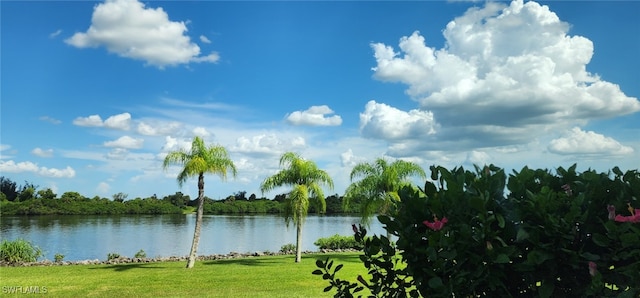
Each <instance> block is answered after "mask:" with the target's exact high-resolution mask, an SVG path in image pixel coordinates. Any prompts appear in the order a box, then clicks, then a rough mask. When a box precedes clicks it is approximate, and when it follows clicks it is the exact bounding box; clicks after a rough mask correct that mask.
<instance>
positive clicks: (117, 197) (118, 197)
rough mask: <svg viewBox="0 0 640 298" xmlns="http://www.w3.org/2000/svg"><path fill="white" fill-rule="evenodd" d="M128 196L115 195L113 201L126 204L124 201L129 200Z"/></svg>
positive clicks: (124, 194) (123, 194)
mask: <svg viewBox="0 0 640 298" xmlns="http://www.w3.org/2000/svg"><path fill="white" fill-rule="evenodd" d="M128 196H129V195H128V194H126V193H121V192H119V193H117V194H114V195H113V201H114V202H120V203H122V202H124V200H126V199H127V197H128Z"/></svg>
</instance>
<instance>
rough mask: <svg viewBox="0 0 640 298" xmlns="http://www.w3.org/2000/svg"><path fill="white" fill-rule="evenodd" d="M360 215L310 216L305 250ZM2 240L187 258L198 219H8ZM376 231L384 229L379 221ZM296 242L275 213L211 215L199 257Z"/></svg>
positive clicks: (73, 252) (49, 252)
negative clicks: (25, 240)
mask: <svg viewBox="0 0 640 298" xmlns="http://www.w3.org/2000/svg"><path fill="white" fill-rule="evenodd" d="M358 220H359V218H358V217H345V216H308V217H307V220H306V222H305V225H304V231H303V240H302V243H303V244H302V249H303V250H317V247H316V246H315V245H313V242H315V241H316V240H317V239H318V238H320V237H328V236H331V235H335V234H340V235H351V234H352V233H353V232H352V231H351V224H353V223H357V222H358ZM0 222H1V225H0V237H1V238H2V239H9V240H13V239H16V238H24V239H27V240H29V241H32V242H33V243H34V244H36V245H38V246H39V247H40V248H42V249H43V250H44V252H45V258H47V259H49V260H52V259H53V256H54V255H55V254H56V253H61V254H63V255H65V260H84V259H100V260H104V259H106V256H107V254H108V253H119V254H121V255H123V256H128V257H132V256H133V255H135V253H136V252H137V251H138V250H140V249H143V250H144V251H145V252H146V253H147V256H148V257H157V256H181V255H186V254H187V253H188V250H189V248H190V245H191V239H192V237H193V229H194V227H195V215H193V214H190V215H138V216H128V215H122V216H98V215H94V216H70V215H67V216H2V218H0ZM370 230H371V231H372V232H373V233H376V234H382V233H383V232H384V230H383V229H382V227H381V225H380V224H379V223H378V222H377V221H375V220H374V223H372V226H371V228H370ZM287 243H295V227H294V226H293V224H291V225H290V226H289V227H288V228H287V227H286V226H285V223H284V220H283V218H282V217H279V216H274V215H254V216H224V215H205V216H204V223H203V227H202V234H201V239H200V246H199V249H198V252H199V254H224V253H229V252H232V251H234V252H255V251H278V250H279V249H280V247H281V246H282V245H284V244H287Z"/></svg>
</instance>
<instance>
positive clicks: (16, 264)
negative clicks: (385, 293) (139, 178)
mask: <svg viewBox="0 0 640 298" xmlns="http://www.w3.org/2000/svg"><path fill="white" fill-rule="evenodd" d="M359 251H361V250H357V249H321V250H319V251H309V250H307V251H303V252H302V254H303V255H309V254H328V253H346V252H359ZM282 255H295V251H288V252H261V251H257V252H252V253H238V252H230V253H228V254H213V255H203V256H197V257H196V261H215V260H231V259H241V258H252V257H266V256H282ZM187 259H188V256H170V257H156V258H129V257H119V258H115V259H111V260H98V259H94V260H78V261H60V262H54V261H51V260H42V261H36V262H6V261H0V267H34V266H78V265H117V264H135V263H159V262H180V261H185V262H186V261H187Z"/></svg>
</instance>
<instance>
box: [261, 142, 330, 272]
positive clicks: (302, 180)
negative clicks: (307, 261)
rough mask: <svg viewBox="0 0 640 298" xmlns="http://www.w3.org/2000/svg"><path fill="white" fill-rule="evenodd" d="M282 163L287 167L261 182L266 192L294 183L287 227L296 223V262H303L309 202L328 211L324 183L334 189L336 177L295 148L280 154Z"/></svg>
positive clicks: (287, 208) (287, 203) (286, 210)
mask: <svg viewBox="0 0 640 298" xmlns="http://www.w3.org/2000/svg"><path fill="white" fill-rule="evenodd" d="M280 167H282V168H283V169H282V170H280V171H279V172H277V173H276V174H274V175H273V176H270V177H268V178H266V179H265V180H264V181H263V182H262V184H260V190H261V191H262V192H263V193H264V192H267V191H270V190H273V189H274V188H276V187H280V186H291V187H292V189H291V192H289V194H288V195H287V197H286V199H285V201H284V203H285V208H284V219H285V223H286V225H287V227H288V226H289V223H290V222H291V221H293V223H294V224H295V225H296V262H300V259H301V251H302V225H303V224H304V221H305V219H306V216H307V213H308V211H309V204H314V205H315V206H316V210H318V211H319V212H320V213H324V212H325V210H326V202H325V199H324V193H323V191H322V188H321V184H324V185H326V186H328V187H329V188H331V189H333V180H331V177H329V174H327V172H325V171H323V170H320V169H318V166H317V165H316V164H315V163H314V162H313V161H310V160H305V159H303V158H301V157H300V156H299V155H298V154H296V153H293V152H286V153H284V154H283V155H282V157H280Z"/></svg>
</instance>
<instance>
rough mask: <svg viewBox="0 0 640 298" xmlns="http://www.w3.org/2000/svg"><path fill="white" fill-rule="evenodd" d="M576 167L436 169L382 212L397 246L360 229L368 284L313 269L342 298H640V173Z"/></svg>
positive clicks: (324, 266) (328, 265) (323, 266)
mask: <svg viewBox="0 0 640 298" xmlns="http://www.w3.org/2000/svg"><path fill="white" fill-rule="evenodd" d="M575 168H576V166H575V165H573V166H571V167H570V168H568V169H564V168H562V167H560V168H558V169H557V170H556V174H554V173H550V172H549V171H548V170H532V169H529V168H527V167H525V168H523V169H522V170H521V171H520V172H516V171H514V172H513V174H511V175H509V178H508V179H507V175H506V174H505V172H504V171H503V170H502V169H500V168H497V167H495V166H493V165H491V166H487V167H484V168H478V167H476V171H475V172H472V171H465V170H464V169H463V168H454V169H453V170H451V171H449V170H447V169H444V168H442V167H435V166H433V167H431V171H432V174H431V181H427V182H426V184H425V186H424V189H420V190H418V189H416V188H415V187H405V188H403V189H401V190H400V192H399V193H398V195H399V197H400V198H401V200H400V201H398V203H397V205H396V206H394V208H392V210H391V211H392V212H391V213H390V214H391V215H390V216H387V215H385V216H379V217H378V220H380V222H381V223H382V224H383V226H384V227H385V229H386V230H387V231H388V232H390V233H391V234H392V235H396V236H397V239H398V240H397V241H396V242H395V245H394V243H391V242H390V241H389V240H388V239H386V237H378V236H375V235H374V236H373V237H371V238H370V239H365V238H364V235H365V234H366V231H364V229H362V228H360V229H358V228H356V227H354V232H355V233H356V237H355V238H356V240H358V241H360V242H362V243H363V244H364V248H363V252H364V255H363V256H361V259H362V260H363V263H364V265H365V267H367V268H368V269H369V270H368V272H369V275H370V279H369V281H365V280H364V278H363V277H358V281H357V282H349V281H344V280H339V279H337V278H335V273H336V271H338V270H339V269H341V268H342V266H340V265H339V266H336V267H333V268H332V264H333V262H331V261H329V260H327V261H319V262H318V263H317V264H316V265H317V267H319V268H320V269H318V270H315V271H314V272H313V274H315V275H321V276H322V277H323V279H325V280H329V282H330V286H329V287H327V288H326V291H329V290H330V289H331V288H336V289H337V290H338V294H339V295H342V296H343V297H349V295H351V293H353V292H355V291H356V290H357V289H359V288H361V287H362V286H365V287H367V288H369V289H370V290H371V293H372V294H373V296H376V297H379V296H385V297H391V296H393V297H398V296H412V297H415V296H417V295H418V294H419V295H422V296H424V297H451V296H456V297H476V296H488V297H639V296H638V295H640V236H639V235H640V225H639V224H640V200H639V198H640V172H638V171H637V170H634V171H628V172H626V173H622V171H620V169H618V168H617V167H615V168H613V169H612V171H611V172H609V173H597V172H595V171H593V170H589V171H586V172H583V173H578V172H576V171H575ZM505 187H506V189H507V190H508V191H507V192H505ZM398 256H400V257H401V262H397V261H398V260H397V257H398ZM332 270H333V271H332Z"/></svg>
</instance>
